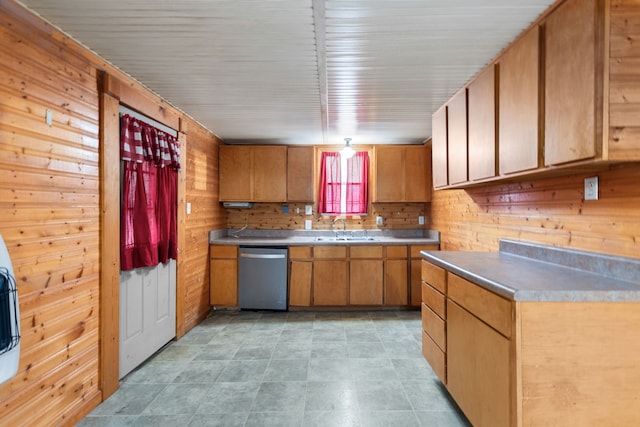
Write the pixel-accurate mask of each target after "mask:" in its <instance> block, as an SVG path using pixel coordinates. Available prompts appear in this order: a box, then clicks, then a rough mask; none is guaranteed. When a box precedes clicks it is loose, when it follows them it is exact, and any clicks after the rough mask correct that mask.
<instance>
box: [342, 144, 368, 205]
mask: <svg viewBox="0 0 640 427" xmlns="http://www.w3.org/2000/svg"><path fill="white" fill-rule="evenodd" d="M368 177H369V153H367V152H366V151H358V152H357V153H356V154H355V155H354V156H353V157H352V158H350V159H347V184H346V185H347V198H346V202H347V210H346V212H345V213H347V214H361V213H366V212H367V205H368V203H369V198H368V195H369V186H368V181H369V180H368Z"/></svg>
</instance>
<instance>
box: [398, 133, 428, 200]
mask: <svg viewBox="0 0 640 427" xmlns="http://www.w3.org/2000/svg"><path fill="white" fill-rule="evenodd" d="M403 151H404V182H405V184H404V201H405V202H409V203H411V202H429V201H431V166H430V165H431V162H430V157H431V149H430V147H427V146H424V145H416V146H413V147H404V148H403Z"/></svg>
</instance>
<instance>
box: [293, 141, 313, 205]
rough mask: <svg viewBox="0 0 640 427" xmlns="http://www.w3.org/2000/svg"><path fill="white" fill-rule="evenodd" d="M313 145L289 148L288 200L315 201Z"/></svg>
mask: <svg viewBox="0 0 640 427" xmlns="http://www.w3.org/2000/svg"><path fill="white" fill-rule="evenodd" d="M313 171H314V168H313V147H311V146H309V147H288V148H287V201H289V202H313V188H314V177H313Z"/></svg>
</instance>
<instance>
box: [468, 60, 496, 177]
mask: <svg viewBox="0 0 640 427" xmlns="http://www.w3.org/2000/svg"><path fill="white" fill-rule="evenodd" d="M496 67H497V65H492V66H489V67H487V68H486V69H485V70H484V71H482V72H481V73H480V74H479V75H478V77H477V78H476V79H475V80H474V81H472V82H471V83H470V84H469V90H468V93H467V97H468V102H469V113H468V114H469V129H468V131H469V180H470V181H475V180H478V179H484V178H491V177H494V176H496V160H497V157H496V147H497V145H496V144H497V139H496V123H497V122H496V94H497V92H496V81H495V80H496V73H495V69H496Z"/></svg>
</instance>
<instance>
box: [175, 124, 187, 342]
mask: <svg viewBox="0 0 640 427" xmlns="http://www.w3.org/2000/svg"><path fill="white" fill-rule="evenodd" d="M178 127H180V126H178ZM178 141H179V143H180V163H181V164H180V171H179V172H178V189H177V190H178V194H177V202H176V203H177V204H178V209H177V210H176V217H177V218H176V223H177V228H178V230H177V231H178V235H177V238H178V251H177V254H178V255H177V256H178V259H177V260H176V339H180V338H181V337H182V336H183V335H184V334H185V332H186V330H185V324H184V323H185V318H184V313H185V311H186V307H185V298H184V297H182V298H178V297H177V296H178V295H181V296H184V295H187V289H188V287H187V286H188V283H187V282H186V281H185V280H184V276H185V270H184V268H185V260H184V256H182V255H181V253H182V252H183V248H184V245H185V241H184V239H185V235H186V233H185V225H186V221H185V217H186V212H185V210H186V206H187V202H186V194H185V192H186V185H187V179H186V175H187V173H186V172H185V169H186V167H185V163H186V161H185V160H186V158H187V135H186V134H185V133H183V132H178Z"/></svg>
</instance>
